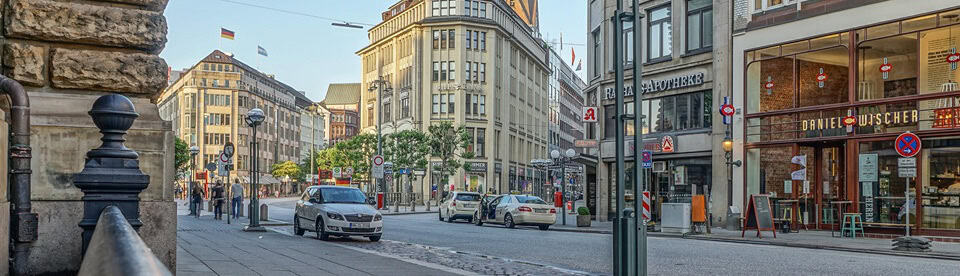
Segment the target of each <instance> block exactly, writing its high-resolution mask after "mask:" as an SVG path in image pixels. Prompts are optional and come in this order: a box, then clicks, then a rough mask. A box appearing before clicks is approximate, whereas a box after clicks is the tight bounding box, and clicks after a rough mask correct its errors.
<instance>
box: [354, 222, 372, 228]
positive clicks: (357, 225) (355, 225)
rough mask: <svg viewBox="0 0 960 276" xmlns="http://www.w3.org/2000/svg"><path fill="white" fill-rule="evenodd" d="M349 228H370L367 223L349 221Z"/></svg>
mask: <svg viewBox="0 0 960 276" xmlns="http://www.w3.org/2000/svg"><path fill="white" fill-rule="evenodd" d="M350 228H370V224H369V223H350Z"/></svg>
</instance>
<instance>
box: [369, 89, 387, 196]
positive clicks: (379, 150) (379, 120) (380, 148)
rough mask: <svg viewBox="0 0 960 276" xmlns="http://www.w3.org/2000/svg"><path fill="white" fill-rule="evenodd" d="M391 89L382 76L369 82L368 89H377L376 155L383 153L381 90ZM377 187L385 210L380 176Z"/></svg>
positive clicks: (385, 190)
mask: <svg viewBox="0 0 960 276" xmlns="http://www.w3.org/2000/svg"><path fill="white" fill-rule="evenodd" d="M391 90H393V88H390V81H388V80H384V79H383V77H377V79H376V80H373V81H372V82H371V83H370V88H369V91H370V92H373V91H377V126H376V127H377V155H382V154H383V139H382V137H383V128H382V127H380V125H381V124H383V110H382V109H381V105H382V103H383V92H390V91H391ZM368 157H370V156H368ZM370 158H372V157H370ZM377 189H378V190H380V192H382V193H383V210H386V209H387V184H386V183H384V182H383V179H382V178H377Z"/></svg>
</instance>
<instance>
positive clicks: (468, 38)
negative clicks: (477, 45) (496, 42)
mask: <svg viewBox="0 0 960 276" xmlns="http://www.w3.org/2000/svg"><path fill="white" fill-rule="evenodd" d="M471 35H473V32H472V31H470V30H467V44H466V45H467V46H466V47H467V49H470V48H471V46H472V45H473V44H470V36H471Z"/></svg>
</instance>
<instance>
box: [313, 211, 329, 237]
mask: <svg viewBox="0 0 960 276" xmlns="http://www.w3.org/2000/svg"><path fill="white" fill-rule="evenodd" d="M316 229H317V239H318V240H321V241H326V240H329V239H330V235H329V234H327V229H326V226H324V225H323V218H319V217H318V218H317V225H316Z"/></svg>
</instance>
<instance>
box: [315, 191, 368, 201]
mask: <svg viewBox="0 0 960 276" xmlns="http://www.w3.org/2000/svg"><path fill="white" fill-rule="evenodd" d="M320 193H321V194H322V196H323V203H356V204H364V203H366V200H367V198H366V196H364V194H363V193H362V192H360V190H357V189H343V188H326V189H320Z"/></svg>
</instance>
